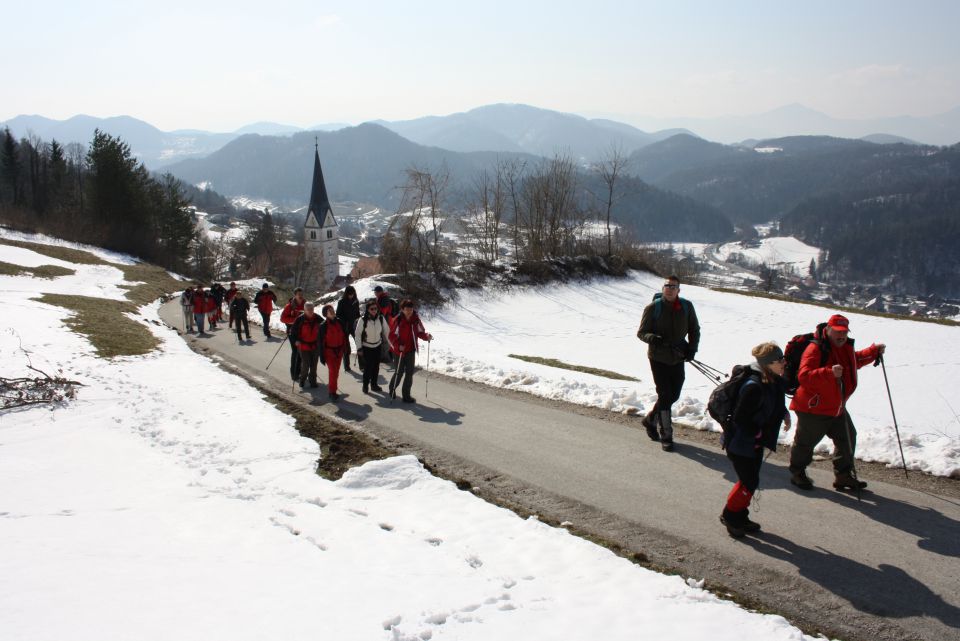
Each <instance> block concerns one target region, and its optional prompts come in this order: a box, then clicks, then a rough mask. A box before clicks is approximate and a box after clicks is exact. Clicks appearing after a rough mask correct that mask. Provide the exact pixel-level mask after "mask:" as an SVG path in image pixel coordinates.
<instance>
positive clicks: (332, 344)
mask: <svg viewBox="0 0 960 641" xmlns="http://www.w3.org/2000/svg"><path fill="white" fill-rule="evenodd" d="M349 335H350V332H349V331H347V324H346V323H345V322H343V320H342V319H340V318H337V312H336V311H334V309H333V305H324V306H323V323H322V324H321V325H320V342H319V347H320V349H319V352H320V363H322V364H323V365H326V366H327V390H328V392H329V393H330V400H331V401H337V400H339V399H340V395H339V394H337V379H339V378H340V365H341V363H342V361H343V354H344V352H346V351H347V340H348V339H347V337H348V336H349Z"/></svg>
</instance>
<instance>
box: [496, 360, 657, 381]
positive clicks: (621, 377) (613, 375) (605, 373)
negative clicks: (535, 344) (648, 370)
mask: <svg viewBox="0 0 960 641" xmlns="http://www.w3.org/2000/svg"><path fill="white" fill-rule="evenodd" d="M507 356H509V357H510V358H515V359H517V360H519V361H526V362H528V363H537V364H538V365H546V366H547V367H556V368H558V369H568V370H570V371H572V372H583V373H584V374H592V375H594V376H602V377H603V378H609V379H613V380H615V381H634V382H639V381H640V379H639V378H634V377H632V376H627V375H626V374H620V373H618V372H611V371H610V370H607V369H598V368H596V367H587V366H585V365H572V364H570V363H564V362H563V361H561V360H557V359H556V358H541V357H540V356H524V355H522V354H507Z"/></svg>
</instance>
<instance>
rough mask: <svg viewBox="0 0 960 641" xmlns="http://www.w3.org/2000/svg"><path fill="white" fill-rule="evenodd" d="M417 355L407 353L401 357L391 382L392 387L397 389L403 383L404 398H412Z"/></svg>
mask: <svg viewBox="0 0 960 641" xmlns="http://www.w3.org/2000/svg"><path fill="white" fill-rule="evenodd" d="M416 362H417V353H416V352H407V353H405V354H403V355H401V356H400V360H399V362H398V363H397V370H396V371H395V372H394V373H393V378H392V379H391V380H390V387H392V388H394V389H395V388H396V387H397V386H399V385H400V381H401V380H402V381H403V385H402V387H401V391H402V392H403V397H404V398H410V389H411V388H412V387H413V372H414V371H416V369H417V368H416Z"/></svg>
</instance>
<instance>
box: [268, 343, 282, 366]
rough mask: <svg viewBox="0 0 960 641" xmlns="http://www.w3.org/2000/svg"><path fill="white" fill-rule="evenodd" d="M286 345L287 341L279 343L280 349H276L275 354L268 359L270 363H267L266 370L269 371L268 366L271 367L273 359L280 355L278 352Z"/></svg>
mask: <svg viewBox="0 0 960 641" xmlns="http://www.w3.org/2000/svg"><path fill="white" fill-rule="evenodd" d="M286 344H287V341H283V342H282V343H280V347H278V348H277V351H276V353H274V355H273V358H271V359H270V362H269V363H267V367H266V369H270V366H271V365H273V360H274V358H276V357H277V355H278V354H279V353H280V350H281V349H283V346H284V345H286Z"/></svg>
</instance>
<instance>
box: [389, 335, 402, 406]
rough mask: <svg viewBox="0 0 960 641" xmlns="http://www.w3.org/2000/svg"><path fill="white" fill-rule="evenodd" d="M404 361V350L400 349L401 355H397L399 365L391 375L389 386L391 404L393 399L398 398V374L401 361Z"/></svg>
mask: <svg viewBox="0 0 960 641" xmlns="http://www.w3.org/2000/svg"><path fill="white" fill-rule="evenodd" d="M402 362H403V350H402V349H401V350H400V355H399V356H398V357H397V366H396V367H395V368H394V370H393V376H391V377H390V384H389V385H388V386H387V390H388V391H389V392H390V404H391V405H393V401H394V400H395V399H396V398H397V385H399V384H400V380H401V379H402V377H401V378H400V379H398V378H397V374H399V373H400V363H402Z"/></svg>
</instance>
